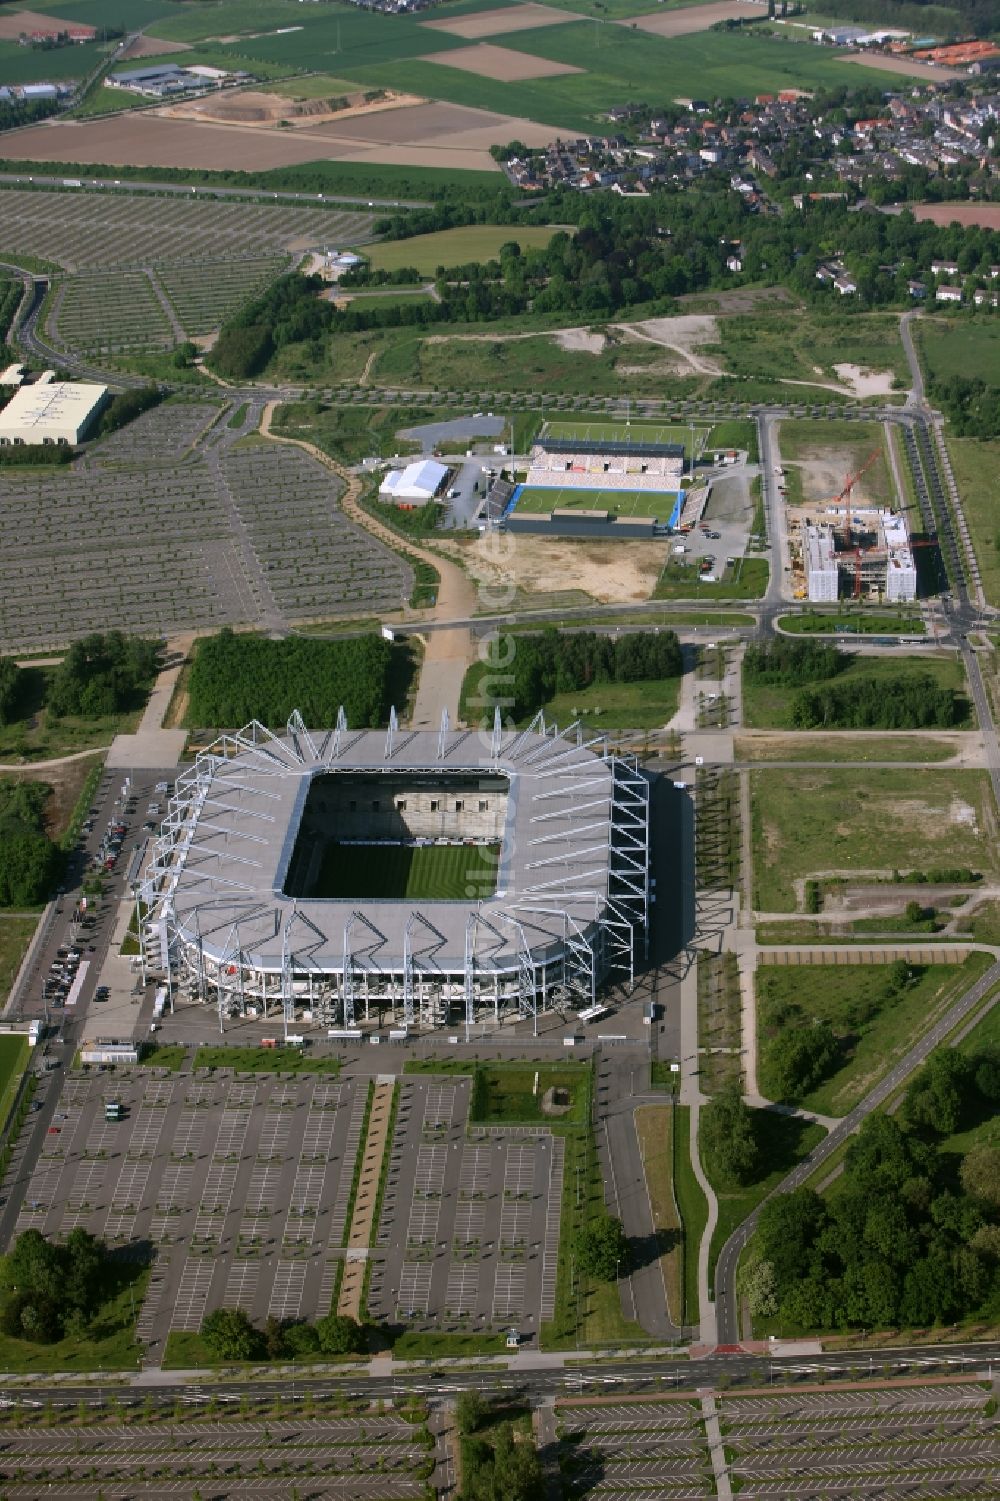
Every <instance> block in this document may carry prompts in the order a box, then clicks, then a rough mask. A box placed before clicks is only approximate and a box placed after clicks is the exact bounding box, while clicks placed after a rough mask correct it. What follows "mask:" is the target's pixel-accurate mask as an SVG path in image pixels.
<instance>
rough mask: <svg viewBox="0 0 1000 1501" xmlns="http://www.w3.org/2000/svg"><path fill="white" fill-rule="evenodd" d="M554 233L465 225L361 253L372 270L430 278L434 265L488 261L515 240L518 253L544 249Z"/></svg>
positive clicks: (506, 226) (546, 227)
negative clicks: (405, 270)
mask: <svg viewBox="0 0 1000 1501" xmlns="http://www.w3.org/2000/svg"><path fill="white" fill-rule="evenodd" d="M558 233H559V230H558V227H557V226H554V225H532V224H515V225H512V224H467V225H464V226H462V227H461V228H459V229H441V230H438V232H437V233H436V234H429V235H414V237H413V238H412V239H411V240H383V241H382V242H380V243H379V244H377V245H371V246H366V247H365V248H364V249H363V250H362V254H363V255H364V257H365V259H366V260H367V261H368V262H369V264H370V265H371V266H372V267H373V269H374V270H376V271H398V270H400V268H401V267H403V266H412V267H413V268H414V270H416V271H417V272H418V273H419V275H420V276H433V275H434V273H435V271H436V270H437V268H438V266H464V265H465V264H466V263H467V262H468V261H488V260H492V259H494V258H495V257H496V256H497V255H499V253H500V247H501V246H502V245H507V244H509V243H510V241H511V240H516V241H517V243H518V244H519V245H520V246H521V249H522V250H531V249H534V248H536V247H544V246H545V245H547V244H548V243H549V241H550V240H551V239H552V236H553V235H555V234H558ZM566 233H567V234H572V233H574V231H573V229H572V227H567V230H566Z"/></svg>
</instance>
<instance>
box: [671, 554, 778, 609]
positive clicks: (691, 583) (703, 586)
mask: <svg viewBox="0 0 1000 1501" xmlns="http://www.w3.org/2000/svg"><path fill="white" fill-rule="evenodd" d="M769 573H770V568H769V565H768V562H767V559H766V558H740V559H738V561H737V564H736V567H735V568H724V570H723V572H722V576H721V577H719V575H718V574H716V575H715V577H716V578H717V579H718V582H717V583H715V584H708V583H705V582H704V576H703V575H702V574H701V572H700V571H699V570H698V569H697V568H696V567H695V565H694V564H693V563H685V562H684V561H683V559H681V558H673V557H670V558H668V559H667V561H666V564H665V565H664V569H663V572H662V573H661V574H660V577H659V579H658V580H657V584H656V588H655V589H654V590H653V596H652V597H653V599H760V598H761V596H762V595H763V594H764V593H765V592H766V590H767V580H768V575H769Z"/></svg>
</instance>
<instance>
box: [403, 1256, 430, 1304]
mask: <svg viewBox="0 0 1000 1501" xmlns="http://www.w3.org/2000/svg"><path fill="white" fill-rule="evenodd" d="M431 1271H432V1268H431V1266H430V1265H429V1264H428V1263H426V1262H421V1261H417V1262H414V1261H404V1262H403V1265H402V1268H401V1270H400V1274H399V1293H398V1296H397V1303H398V1307H399V1311H400V1313H401V1314H402V1315H403V1317H406V1316H408V1315H410V1316H412V1315H413V1314H415V1313H426V1312H427V1308H428V1304H429V1302H430V1295H431Z"/></svg>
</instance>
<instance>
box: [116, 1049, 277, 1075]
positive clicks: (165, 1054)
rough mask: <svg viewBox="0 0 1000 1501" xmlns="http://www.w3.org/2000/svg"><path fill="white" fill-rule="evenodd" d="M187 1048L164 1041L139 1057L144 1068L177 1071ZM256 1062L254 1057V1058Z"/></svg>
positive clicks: (181, 1066)
mask: <svg viewBox="0 0 1000 1501" xmlns="http://www.w3.org/2000/svg"><path fill="white" fill-rule="evenodd" d="M187 1057H188V1050H187V1048H186V1047H184V1046H183V1045H182V1044H181V1043H166V1044H164V1045H163V1046H161V1047H158V1048H153V1049H151V1050H150V1051H149V1052H147V1053H145V1054H144V1055H143V1057H142V1058H141V1059H140V1062H141V1063H142V1065H143V1067H144V1068H169V1069H171V1070H172V1071H173V1072H174V1073H178V1072H179V1071H180V1070H181V1069H182V1068H183V1067H184V1065H185V1063H186V1062H187ZM254 1061H255V1062H256V1058H255V1060H254Z"/></svg>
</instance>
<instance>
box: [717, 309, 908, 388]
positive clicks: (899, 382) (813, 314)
mask: <svg viewBox="0 0 1000 1501" xmlns="http://www.w3.org/2000/svg"><path fill="white" fill-rule="evenodd" d="M718 328H719V344H720V346H721V349H720V353H721V354H722V356H723V358H724V362H725V368H726V369H727V370H728V371H729V372H730V374H732V375H740V376H749V377H751V378H752V379H756V380H770V381H775V382H777V383H780V384H782V385H789V384H800V385H802V386H803V387H806V386H814V387H815V388H816V389H817V391H819V390H823V389H830V390H834V391H836V392H838V393H839V394H842V395H852V394H857V393H856V385H855V383H852V382H851V381H849V380H847V379H846V377H847V376H851V375H854V371H853V370H849V369H847V368H845V367H847V366H856V367H857V368H858V370H859V371H860V372H862V373H863V374H865V375H868V376H870V375H872V374H875V375H883V374H886V373H887V374H888V375H889V376H890V377H891V380H890V382H889V387H890V389H899V390H902V389H905V388H906V386H908V385H909V374H908V371H907V367H906V360H905V357H904V355H903V348H902V345H901V343H900V339H899V319H898V317H897V316H896V315H895V314H884V313H873V314H861V315H855V316H853V317H851V318H845V317H844V316H843V315H842V314H841V313H839V312H836V313H832V314H830V315H825V314H823V313H820V312H817V311H815V310H813V309H806V308H795V309H792V308H771V309H769V310H768V311H766V312H765V313H755V312H750V313H736V314H734V315H733V316H729V317H722V318H720V319H719V323H718ZM820 361H822V363H820ZM838 367H840V368H839V370H838ZM856 379H857V377H856V376H855V382H856ZM883 389H884V383H883ZM809 394H810V393H809V392H808V391H806V390H803V393H802V399H805V398H806V397H808V396H809Z"/></svg>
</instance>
